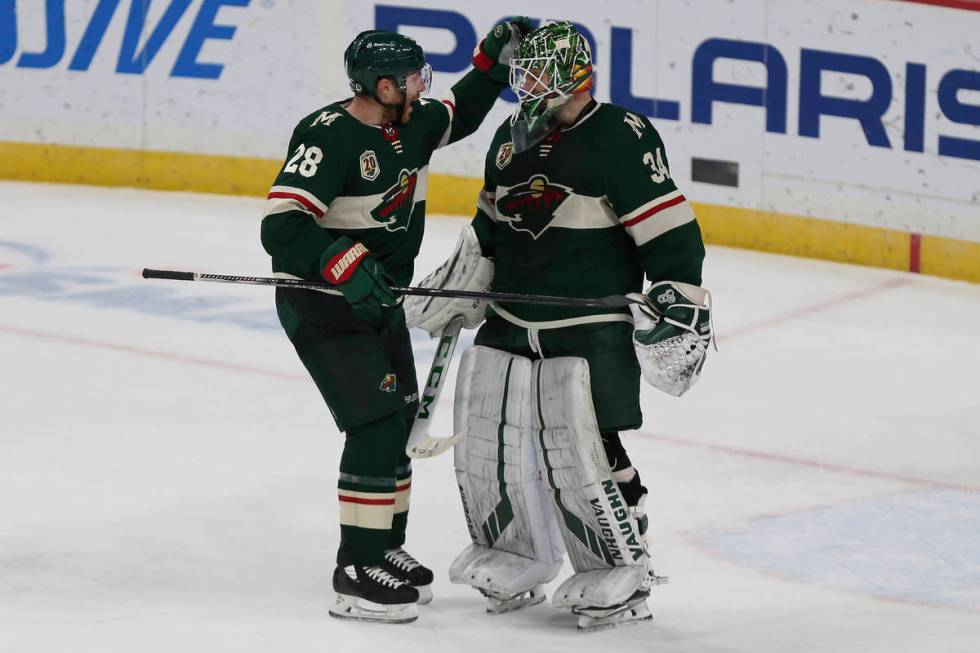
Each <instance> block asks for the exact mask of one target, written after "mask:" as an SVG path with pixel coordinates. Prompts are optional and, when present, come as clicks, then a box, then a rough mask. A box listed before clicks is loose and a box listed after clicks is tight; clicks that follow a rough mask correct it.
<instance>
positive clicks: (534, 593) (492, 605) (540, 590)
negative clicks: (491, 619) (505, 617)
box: [480, 585, 547, 614]
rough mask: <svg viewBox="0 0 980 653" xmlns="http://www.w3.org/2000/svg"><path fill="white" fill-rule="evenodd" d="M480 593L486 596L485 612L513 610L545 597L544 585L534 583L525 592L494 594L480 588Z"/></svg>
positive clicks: (532, 603) (541, 601) (538, 601)
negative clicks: (508, 594)
mask: <svg viewBox="0 0 980 653" xmlns="http://www.w3.org/2000/svg"><path fill="white" fill-rule="evenodd" d="M480 593H481V594H483V596H485V597H486V598H487V612H489V613H490V614H503V613H505V612H513V611H514V610H520V609H521V608H526V607H529V606H532V605H537V604H539V603H543V602H544V600H545V599H546V598H547V597H546V596H545V593H544V585H535V586H534V587H532V588H531V589H529V590H527V591H526V592H520V593H518V594H513V595H510V596H507V595H503V594H495V593H493V592H488V591H486V590H482V589H481V590H480Z"/></svg>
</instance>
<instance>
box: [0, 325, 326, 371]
mask: <svg viewBox="0 0 980 653" xmlns="http://www.w3.org/2000/svg"><path fill="white" fill-rule="evenodd" d="M0 332H3V333H11V334H14V335H18V336H27V337H29V338H42V339H45V340H56V341H58V342H64V343H68V344H72V345H83V346H86V347H96V348H98V349H109V350H112V351H118V352H124V353H127V354H139V355H141V356H147V357H149V358H158V359H160V360H166V361H172V362H175V363H187V364H188V365H200V366H203V367H215V368H218V369H223V370H231V371H234V372H248V373H250V374H261V375H263V376H271V377H274V378H277V379H286V380H289V381H295V380H304V381H305V380H306V379H307V376H306V375H305V374H289V373H288V372H276V371H275V370H266V369H262V368H261V367H252V366H250V365H239V364H237V363H228V362H226V361H219V360H213V359H208V358H196V357H194V356H184V355H182V354H174V353H171V352H166V351H155V350H153V349H145V348H143V347H132V346H130V345H119V344H116V343H111V342H102V341H99V340H90V339H88V338H77V337H75V336H65V335H61V334H57V333H45V332H44V331H36V330H34V329H22V328H20V327H13V326H5V325H0Z"/></svg>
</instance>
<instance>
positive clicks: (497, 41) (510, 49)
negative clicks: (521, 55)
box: [473, 16, 534, 84]
mask: <svg viewBox="0 0 980 653" xmlns="http://www.w3.org/2000/svg"><path fill="white" fill-rule="evenodd" d="M532 30H534V25H533V24H532V23H531V20H530V19H529V18H527V17H526V16H515V17H514V18H511V19H510V20H502V21H500V22H499V23H497V24H496V25H494V26H493V29H492V30H490V33H489V34H487V35H486V36H485V37H484V39H483V40H482V41H480V44H479V45H477V46H476V49H475V50H473V66H474V67H475V68H476V69H477V70H481V71H483V72H485V73H486V74H487V75H488V76H489V77H490V79H492V80H493V81H495V82H497V83H499V84H506V83H507V82H508V81H509V79H510V58H511V56H513V54H514V48H516V47H517V44H518V43H520V41H521V39H522V38H523V37H524V36H525V35H527V34H529V33H530V32H531V31H532Z"/></svg>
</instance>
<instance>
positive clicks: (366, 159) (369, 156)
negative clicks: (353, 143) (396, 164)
mask: <svg viewBox="0 0 980 653" xmlns="http://www.w3.org/2000/svg"><path fill="white" fill-rule="evenodd" d="M360 162H361V177H363V178H364V179H366V180H368V181H374V180H375V179H377V178H378V175H380V174H381V166H380V165H379V164H378V155H377V154H375V153H374V150H366V151H365V152H364V154H362V155H361V159H360Z"/></svg>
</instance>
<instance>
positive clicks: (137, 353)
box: [0, 183, 980, 653]
mask: <svg viewBox="0 0 980 653" xmlns="http://www.w3.org/2000/svg"><path fill="white" fill-rule="evenodd" d="M0 189H2V191H3V196H4V201H3V203H2V208H0V361H2V370H3V371H2V374H0V379H2V382H0V651H4V652H6V651H11V652H13V651H16V652H18V653H19V652H29V651H30V652H33V651H51V652H55V651H57V652H59V653H60V652H63V651H100V652H101V651H127V652H132V651H140V652H144V651H167V652H173V651H202V652H203V651H208V652H214V651H235V652H247V651H256V652H258V651H262V652H267V651H290V652H299V651H318V652H330V651H337V652H338V653H339V652H344V653H347V652H350V651H379V650H384V649H388V650H398V651H407V652H411V653H414V652H419V653H422V652H429V651H436V650H439V651H441V650H460V649H463V650H466V651H469V652H472V653H478V652H484V651H486V652H494V653H498V652H499V651H501V650H513V651H518V650H526V651H532V650H533V651H566V650H569V649H570V650H585V649H589V650H596V648H597V647H598V648H602V649H604V650H617V649H615V648H613V647H615V646H617V645H618V646H623V647H636V648H630V649H624V650H644V651H647V650H648V651H658V653H669V652H675V651H676V652H681V651H684V652H691V651H697V652H698V653H713V652H718V653H732V652H736V651H739V652H741V651H744V652H746V653H749V652H751V653H776V652H779V653H782V652H784V651H794V653H800V652H806V651H828V652H835V653H837V652H841V651H855V652H860V653H871V652H877V651H881V652H882V653H885V652H887V653H894V652H895V651H916V652H922V651H929V652H932V651H942V652H944V653H945V652H947V651H949V652H953V651H955V652H963V653H967V652H971V653H972V652H975V651H977V650H980V516H978V496H980V494H978V493H980V439H978V438H980V426H978V421H980V393H978V380H980V377H978V373H977V370H978V369H980V328H978V326H977V325H978V324H980V287H978V286H975V285H969V284H965V283H956V282H950V281H944V280H939V279H933V278H929V277H920V276H914V275H908V274H902V273H895V272H890V271H883V270H875V269H868V268H859V267H853V266H845V265H836V264H828V263H822V262H815V261H807V260H800V259H792V258H786V257H779V256H772V255H766V254H759V253H752V252H745V251H738V250H730V249H724V248H714V247H712V248H709V251H708V258H707V262H706V268H705V284H706V285H707V286H708V287H709V288H710V289H711V290H712V293H713V295H714V299H715V304H716V310H715V325H716V329H717V332H718V333H719V334H720V335H721V338H720V341H719V345H720V348H721V351H720V352H718V353H714V352H712V353H711V354H710V356H709V360H708V363H707V366H706V367H705V371H704V374H703V376H702V379H701V380H700V381H699V383H698V385H697V386H696V387H695V388H694V389H693V390H692V391H691V392H690V393H689V394H688V395H686V396H684V397H682V398H680V399H675V398H672V397H669V396H667V395H663V394H659V393H657V392H656V391H655V390H653V389H652V388H648V387H644V389H643V406H644V413H645V416H646V422H645V424H644V426H643V428H642V429H641V430H640V431H637V432H633V433H627V434H625V436H624V440H625V442H626V446H627V448H628V450H629V452H630V455H631V457H632V458H633V461H634V463H635V464H636V466H637V467H638V468H639V469H640V470H641V472H642V475H643V479H644V482H645V483H646V485H648V486H649V487H650V489H651V492H652V494H651V498H650V501H649V503H648V506H649V509H650V514H651V518H652V528H653V536H654V542H655V547H656V561H657V570H658V572H660V573H663V574H667V575H669V576H670V577H671V584H670V585H667V586H663V587H660V588H658V589H656V591H655V594H654V597H653V599H652V601H651V606H652V608H653V611H654V621H653V622H652V623H651V624H647V625H643V626H639V627H634V628H629V629H622V630H615V631H609V632H602V633H596V634H590V635H580V634H578V633H576V632H575V629H574V623H575V622H574V619H573V618H572V617H571V616H569V615H567V614H564V613H562V612H559V611H557V610H555V609H553V608H551V607H549V606H547V605H544V606H538V607H536V608H531V609H528V610H526V611H523V612H519V613H515V614H510V615H503V616H496V617H491V616H488V615H486V614H484V612H483V602H482V599H481V598H480V597H479V596H478V595H477V594H476V593H475V592H474V591H472V590H470V589H469V588H465V587H459V586H454V585H451V584H450V583H449V582H448V580H447V577H446V569H447V567H448V564H449V561H450V560H451V559H452V557H453V556H454V555H455V554H456V553H457V552H458V551H460V550H461V549H462V548H463V547H464V546H465V544H466V543H467V541H468V539H467V535H466V529H465V526H464V523H463V517H462V511H461V507H460V504H459V501H458V499H457V497H456V492H455V487H454V481H453V475H452V461H451V457H450V456H443V457H441V458H437V459H432V460H423V461H419V462H417V463H416V466H415V477H414V481H413V488H414V496H413V504H412V505H413V512H412V519H411V524H410V531H409V543H408V544H409V548H410V550H411V551H412V552H413V553H415V554H416V555H417V556H418V557H419V558H420V559H421V560H423V561H425V562H427V563H428V564H430V565H431V566H433V567H434V569H435V570H436V572H437V581H436V585H435V595H436V598H435V601H434V602H433V603H432V604H431V605H430V606H426V607H423V608H422V616H421V618H420V619H419V621H418V622H416V623H415V624H413V625H410V626H401V627H399V626H380V625H371V624H359V623H346V622H339V621H337V620H334V619H331V618H329V617H328V616H327V608H328V606H329V605H330V603H331V601H332V598H333V595H332V591H331V589H330V574H331V571H332V568H333V555H334V551H335V547H336V541H337V531H338V527H337V508H336V499H335V489H334V484H335V480H336V473H337V465H338V459H339V454H340V449H341V436H340V435H339V434H338V433H337V431H336V429H335V427H334V426H333V424H332V423H331V420H330V415H329V413H328V411H327V409H326V408H325V407H324V406H323V405H322V403H321V400H320V397H319V394H318V393H317V391H316V389H315V387H314V386H313V384H312V383H311V382H310V381H308V380H307V378H306V374H305V372H304V370H303V369H302V367H301V365H300V363H299V361H298V360H297V358H296V356H295V354H294V352H293V351H292V349H291V346H290V345H289V342H288V341H287V340H286V338H285V336H284V335H283V334H282V333H281V331H280V330H279V327H278V324H277V322H276V318H275V314H274V311H273V308H272V290H271V289H269V288H256V287H235V286H224V285H210V284H203V283H198V284H190V283H180V282H164V281H154V282H151V281H145V280H143V279H141V278H140V277H139V271H140V269H141V268H143V267H157V268H176V269H187V270H198V271H213V272H222V273H230V274H266V273H268V259H267V257H266V255H265V253H264V252H263V251H262V249H261V246H260V244H259V240H258V228H259V215H260V213H261V207H262V202H261V201H260V200H255V199H242V198H226V197H216V196H206V195H191V194H166V193H152V192H143V191H133V190H118V189H115V190H111V189H99V188H84V187H71V186H48V185H32V184H22V183H2V184H0ZM462 224H464V220H462V219H452V218H430V220H429V224H428V231H427V235H426V240H425V243H424V248H423V255H422V257H421V259H420V263H419V266H418V272H417V275H416V277H417V278H420V277H421V276H422V274H424V273H425V272H427V271H429V270H430V269H432V268H433V267H435V266H436V265H437V264H438V263H439V262H441V260H442V257H443V256H444V255H445V254H446V253H447V252H448V251H449V249H450V248H451V247H452V244H453V243H454V242H455V238H456V233H457V232H458V230H459V228H460V226H461V225H462ZM471 341H472V339H471V336H470V337H469V338H468V339H467V340H464V341H463V344H462V345H461V347H462V346H464V345H466V344H467V343H468V342H471ZM415 342H416V345H417V363H418V368H419V369H418V372H419V376H423V375H424V374H425V373H426V371H427V368H428V362H429V360H430V359H431V356H432V342H431V341H429V340H428V339H427V337H426V336H425V335H424V334H421V333H419V334H415ZM451 383H452V379H450V384H451ZM448 387H452V386H451V385H449V386H448ZM451 395H452V393H451V392H446V393H444V396H443V398H442V400H441V402H440V406H439V414H438V416H437V417H436V422H437V424H439V425H441V426H442V428H444V429H445V430H446V432H448V431H449V428H450V425H451V415H450V413H451V409H452V403H451V402H452V397H451ZM566 575H567V570H566V572H565V573H563V574H562V575H561V576H559V579H558V580H559V581H560V580H562V579H563V578H564V577H565V576H566Z"/></svg>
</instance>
